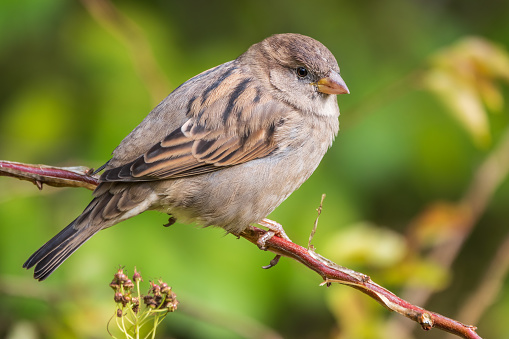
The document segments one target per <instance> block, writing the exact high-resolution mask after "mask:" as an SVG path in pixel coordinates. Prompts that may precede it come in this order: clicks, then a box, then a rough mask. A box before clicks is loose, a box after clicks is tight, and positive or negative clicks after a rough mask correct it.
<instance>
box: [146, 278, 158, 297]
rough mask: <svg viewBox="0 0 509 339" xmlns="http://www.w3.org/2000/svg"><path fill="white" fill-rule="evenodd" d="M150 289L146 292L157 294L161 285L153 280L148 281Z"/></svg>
mask: <svg viewBox="0 0 509 339" xmlns="http://www.w3.org/2000/svg"><path fill="white" fill-rule="evenodd" d="M150 286H151V287H150V290H149V292H148V293H153V294H154V295H157V294H159V293H160V292H161V287H159V285H157V284H156V283H154V282H152V281H151V282H150Z"/></svg>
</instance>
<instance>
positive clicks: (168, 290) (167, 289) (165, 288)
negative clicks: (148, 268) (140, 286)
mask: <svg viewBox="0 0 509 339" xmlns="http://www.w3.org/2000/svg"><path fill="white" fill-rule="evenodd" d="M160 286H161V293H162V294H169V293H171V287H170V286H168V284H167V283H165V282H163V283H162V284H161V285H160Z"/></svg>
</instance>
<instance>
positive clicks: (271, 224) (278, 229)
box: [257, 218, 291, 269]
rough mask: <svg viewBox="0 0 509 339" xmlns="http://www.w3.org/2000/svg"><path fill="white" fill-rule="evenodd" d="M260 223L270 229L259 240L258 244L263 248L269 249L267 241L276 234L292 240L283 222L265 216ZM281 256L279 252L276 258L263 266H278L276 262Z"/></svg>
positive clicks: (266, 267)
mask: <svg viewBox="0 0 509 339" xmlns="http://www.w3.org/2000/svg"><path fill="white" fill-rule="evenodd" d="M258 225H260V226H263V227H266V228H268V229H269V231H268V232H267V233H265V234H264V235H263V236H261V237H260V238H259V239H258V241H257V245H258V247H259V248H260V249H261V250H266V249H267V246H266V242H267V241H268V240H269V239H271V238H272V237H273V236H275V235H276V236H278V237H280V238H283V239H285V240H288V241H290V242H291V240H290V238H289V237H288V235H286V232H285V230H284V229H283V226H281V224H279V223H277V222H275V221H273V220H270V219H267V218H264V219H262V220H261V221H260V222H258ZM280 258H281V255H279V254H278V255H276V256H275V257H274V259H272V260H271V261H270V263H269V264H268V265H267V266H263V268H265V269H268V268H271V267H274V266H276V264H277V263H278V262H279V259H280Z"/></svg>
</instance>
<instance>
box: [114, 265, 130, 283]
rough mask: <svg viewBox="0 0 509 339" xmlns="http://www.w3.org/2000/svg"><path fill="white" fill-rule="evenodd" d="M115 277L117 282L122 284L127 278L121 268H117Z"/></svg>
mask: <svg viewBox="0 0 509 339" xmlns="http://www.w3.org/2000/svg"><path fill="white" fill-rule="evenodd" d="M115 278H116V279H117V281H118V283H119V284H123V283H125V282H126V281H127V280H128V278H127V275H125V274H124V269H123V268H119V269H118V271H117V273H116V274H115Z"/></svg>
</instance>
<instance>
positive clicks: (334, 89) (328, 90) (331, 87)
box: [316, 71, 350, 94]
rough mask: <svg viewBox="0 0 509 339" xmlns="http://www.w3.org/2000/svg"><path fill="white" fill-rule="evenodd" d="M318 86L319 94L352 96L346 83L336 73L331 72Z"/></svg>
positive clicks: (317, 83) (318, 82) (319, 81)
mask: <svg viewBox="0 0 509 339" xmlns="http://www.w3.org/2000/svg"><path fill="white" fill-rule="evenodd" d="M316 86H317V87H318V91H319V92H322V93H325V94H350V91H349V90H348V87H346V84H345V81H344V80H343V79H342V78H341V76H340V75H339V74H338V73H336V72H334V71H330V72H329V74H328V75H327V76H326V77H325V78H321V79H320V80H318V81H317V82H316Z"/></svg>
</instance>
